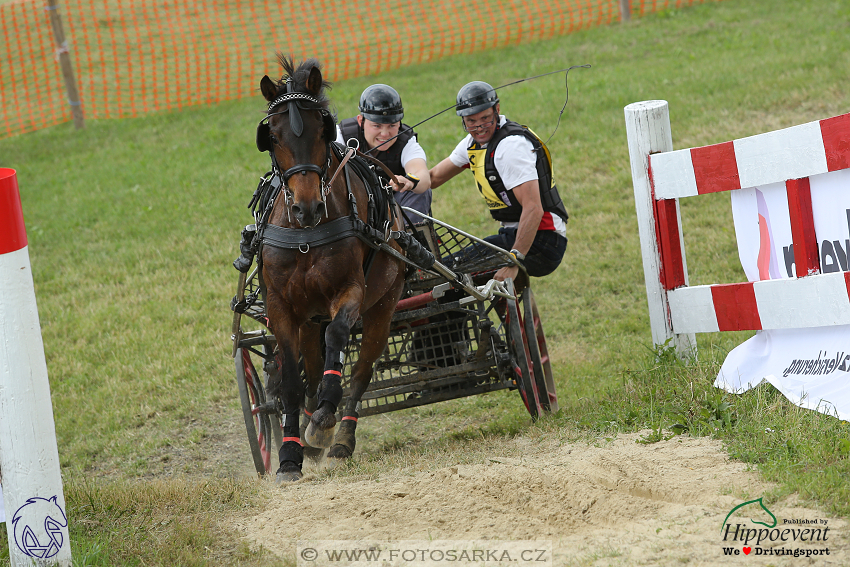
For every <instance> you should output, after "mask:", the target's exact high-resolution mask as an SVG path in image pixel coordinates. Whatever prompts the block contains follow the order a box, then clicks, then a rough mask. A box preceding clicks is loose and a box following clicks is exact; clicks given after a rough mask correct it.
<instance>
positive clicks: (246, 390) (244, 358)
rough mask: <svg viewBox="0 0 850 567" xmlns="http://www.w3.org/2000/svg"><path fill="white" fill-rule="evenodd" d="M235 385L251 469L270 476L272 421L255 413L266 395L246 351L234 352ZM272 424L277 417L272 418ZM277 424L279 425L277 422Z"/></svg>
mask: <svg viewBox="0 0 850 567" xmlns="http://www.w3.org/2000/svg"><path fill="white" fill-rule="evenodd" d="M235 360H236V384H237V385H238V386H239V399H240V401H241V402H242V415H243V417H244V418H245V428H246V429H247V430H248V445H249V446H250V447H251V456H252V457H253V459H254V468H256V469H257V472H258V473H259V474H261V475H264V474H266V473H267V472H272V470H273V469H272V468H271V467H272V466H273V465H276V464H277V463H276V462H275V461H277V458H276V456H275V458H274V459H273V458H272V457H273V455H272V453H273V452H274V448H273V446H272V443H274V441H272V435H273V433H272V420H270V419H269V416H268V414H264V413H259V412H256V411H255V408H257V407H258V406H260V405H262V404H263V403H264V402H265V401H266V392H265V388H264V387H263V384H262V382H261V381H260V377H259V376H258V374H257V370H256V369H255V368H254V363H253V362H252V361H251V353H250V351H248V349H244V348H239V349H237V350H236V359H235ZM275 421H277V417H276V416H275ZM278 423H279V422H278Z"/></svg>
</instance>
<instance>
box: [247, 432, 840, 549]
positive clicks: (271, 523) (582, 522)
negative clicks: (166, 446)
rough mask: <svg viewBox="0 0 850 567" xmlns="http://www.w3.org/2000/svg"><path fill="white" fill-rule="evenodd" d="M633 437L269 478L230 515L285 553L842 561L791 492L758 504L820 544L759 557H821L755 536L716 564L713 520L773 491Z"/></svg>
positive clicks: (712, 445) (523, 443) (700, 447)
mask: <svg viewBox="0 0 850 567" xmlns="http://www.w3.org/2000/svg"><path fill="white" fill-rule="evenodd" d="M639 437H640V435H637V434H632V435H621V436H619V437H617V438H615V439H613V440H610V441H608V440H604V439H603V440H600V441H599V442H598V443H595V444H590V445H588V444H587V443H578V444H559V443H556V442H554V441H553V442H551V443H548V444H547V443H543V444H541V443H539V442H535V443H531V442H530V441H529V440H527V439H522V438H519V439H515V440H512V441H509V442H506V444H505V445H504V446H503V447H502V446H499V447H498V448H496V452H494V454H492V455H489V456H486V457H483V458H482V459H481V460H480V462H478V463H472V464H463V465H456V466H447V467H443V468H439V469H436V470H430V471H418V472H417V471H413V470H410V471H392V470H391V471H387V472H386V473H385V474H381V475H380V476H379V478H371V479H362V480H361V479H324V480H317V479H316V477H315V476H313V477H311V475H309V474H308V475H307V476H306V477H305V478H304V479H302V481H300V482H298V483H295V484H292V485H289V486H286V487H278V486H275V485H274V484H273V483H272V482H269V483H268V486H267V490H268V497H269V502H270V505H269V507H268V509H267V510H265V511H264V512H263V513H262V514H261V515H259V516H254V517H246V518H242V519H240V520H239V521H238V528H239V529H240V530H241V531H242V532H243V534H244V535H245V537H247V538H249V539H250V540H252V541H253V542H255V543H257V544H262V545H263V546H264V547H266V548H267V549H269V550H271V551H272V552H274V553H275V554H277V555H280V556H282V557H290V558H293V559H294V558H295V552H296V542H297V541H298V540H299V539H300V540H313V541H316V540H369V541H376V540H377V541H388V540H389V541H399V540H460V539H463V540H466V539H497V540H532V539H533V540H549V541H551V542H552V549H553V560H552V562H551V563H549V565H581V566H585V565H586V566H591V565H593V566H596V565H599V566H602V565H605V566H608V565H612V566H614V565H616V566H632V565H641V566H642V565H664V566H666V565H676V566H681V565H689V566H714V565H739V564H740V565H763V566H767V565H775V566H780V565H801V564H802V565H836V566H838V565H845V566H846V565H850V541H848V538H847V523H846V522H845V521H844V520H843V519H841V518H834V517H829V516H828V515H827V514H825V513H823V512H820V511H818V510H814V509H811V508H805V507H802V506H800V505H798V504H797V503H796V499H795V498H794V497H793V496H792V497H791V498H787V499H785V500H782V501H779V502H775V503H771V504H769V505H768V508H769V510H770V511H771V512H772V513H773V514H774V515H775V516H776V518H777V521H778V524H777V526H776V527H777V528H789V527H793V528H796V529H800V528H806V527H808V526H805V525H803V526H800V525H795V526H789V525H787V524H784V522H785V521H786V520H793V519H798V520H799V519H817V520H819V521H820V522H824V521H826V522H827V524H826V526H823V525H821V526H820V527H821V528H823V527H828V528H829V531H828V532H822V533H823V534H826V537H827V540H826V541H820V542H810V543H801V542H796V543H794V542H793V541H789V542H786V543H782V542H780V541H777V542H773V543H767V544H765V543H764V542H763V543H762V544H761V545H760V546H758V547H759V548H760V549H761V553H764V551H765V550H767V549H770V548H774V549H778V548H782V547H784V548H786V549H795V548H798V549H810V550H815V551H817V552H818V553H823V552H824V550H826V549H828V550H829V555H819V556H818V557H817V558H812V559H805V558H800V557H798V558H794V557H777V556H765V555H758V556H757V555H756V553H759V551H758V550H756V549H755V546H754V541H751V542H750V543H749V545H748V546H747V547H750V548H751V549H750V553H749V555H745V554H744V553H743V548H744V544H743V543H740V542H733V541H731V537H732V536H729V540H728V541H727V543H726V544H725V546H726V547H732V548H735V549H738V550H742V552H741V553H740V555H738V556H724V552H723V547H724V542H723V534H722V533H721V526H722V525H723V522H724V518H725V517H726V515H727V514H729V512H730V511H731V510H732V509H733V508H734V507H735V506H737V505H739V504H742V503H744V502H746V501H748V500H752V499H755V498H759V497H760V496H762V495H763V494H764V493H766V492H767V491H768V490H770V488H771V485H769V484H766V483H764V482H762V481H760V480H759V478H758V475H757V473H755V472H753V471H751V470H748V468H747V466H746V465H744V464H741V463H738V462H734V461H730V460H729V458H728V456H727V455H726V453H724V452H723V449H722V446H721V444H720V442H718V441H713V440H711V439H706V438H697V439H695V438H690V437H686V436H685V437H676V438H673V439H670V440H667V441H662V442H659V443H654V444H648V445H647V444H641V443H636V440H637V439H638V438H639ZM284 518H296V519H297V520H296V521H294V522H289V521H285V520H282V519H284ZM308 518H313V519H314V521H312V522H308V521H307V519H308ZM753 519H754V520H756V521H767V522H769V521H770V517H769V516H768V514H766V513H765V512H764V511H763V510H761V509H760V508H759V507H758V504H750V505H747V506H746V507H744V508H741V509H739V510H738V511H736V512H735V513H734V514H733V516H732V517H731V518H730V520H729V521H730V522H734V523H733V525H734V524H737V523H743V524H744V525H746V526H747V527H752V528H762V527H764V526H759V525H755V524H752V523H751V520H753ZM798 533H799V532H798ZM300 564H303V563H299V565H300ZM364 564H365V563H364ZM383 564H384V565H388V563H383ZM435 564H438V563H435ZM441 564H443V565H447V563H441ZM514 564H516V563H514ZM520 565H522V563H520Z"/></svg>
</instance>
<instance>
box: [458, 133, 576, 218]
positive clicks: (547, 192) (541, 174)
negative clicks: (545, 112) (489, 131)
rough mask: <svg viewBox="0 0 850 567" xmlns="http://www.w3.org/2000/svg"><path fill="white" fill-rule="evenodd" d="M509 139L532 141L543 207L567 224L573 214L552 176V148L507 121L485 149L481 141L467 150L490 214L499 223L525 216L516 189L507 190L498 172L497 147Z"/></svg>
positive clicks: (532, 134)
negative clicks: (516, 138) (513, 137)
mask: <svg viewBox="0 0 850 567" xmlns="http://www.w3.org/2000/svg"><path fill="white" fill-rule="evenodd" d="M508 136H522V137H524V138H525V139H527V140H528V141H529V142H531V145H532V146H533V148H534V153H535V155H536V156H537V184H538V186H539V187H540V204H541V205H542V206H543V210H544V211H546V212H547V213H552V214H556V215H558V216H559V217H561V218H562V219H564V222H567V219H568V218H569V215H568V214H567V209H566V208H565V207H564V203H563V201H561V196H560V195H559V194H558V187H557V185H555V180H554V178H553V177H552V161H551V159H552V158H551V156H550V155H549V148H547V147H546V145H545V144H544V143H543V141H542V140H541V139H540V138H538V137H537V135H536V134H534V132H532V131H531V130H529V129H528V127H526V126H522V125H520V124H517V123H516V122H513V121H511V120H508V121H506V122H505V124H504V125H502V126H500V127H499V128H498V129H497V130H496V132H495V133H494V134H493V137H492V138H490V141H489V142H488V143H487V147H486V148H482V147H481V146H480V145H479V144H478V142H475V141H473V142H472V145H471V146H469V148H468V149H467V154H468V156H469V167H470V169H471V170H472V173H473V175H474V176H475V184H476V185H477V186H478V190H479V191H480V192H481V196H482V197H484V200H485V201H486V202H487V206H488V207H489V209H490V214H491V215H492V216H493V218H494V219H496V220H497V221H503V222H517V221H519V218H520V216H521V215H522V206H521V205H520V204H519V201H518V200H517V198H516V196H514V192H513V190H511V189H507V188H506V187H505V184H504V182H503V181H502V177H501V175H499V172H498V171H497V170H496V164H495V159H494V156H495V155H496V146H498V145H499V142H501V141H502V140H504V139H505V138H507V137H508ZM482 158H483V160H484V164H483V167H482V165H481V163H480V162H481V159H482Z"/></svg>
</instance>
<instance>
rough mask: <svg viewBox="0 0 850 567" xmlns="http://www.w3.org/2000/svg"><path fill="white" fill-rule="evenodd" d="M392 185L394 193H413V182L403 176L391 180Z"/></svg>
mask: <svg viewBox="0 0 850 567" xmlns="http://www.w3.org/2000/svg"><path fill="white" fill-rule="evenodd" d="M396 180H397V181H396ZM390 185H392V186H393V191H395V192H396V193H403V192H405V191H413V181H411V180H410V179H408V178H407V177H404V176H401V175H396V176H395V180H393V179H391V180H390Z"/></svg>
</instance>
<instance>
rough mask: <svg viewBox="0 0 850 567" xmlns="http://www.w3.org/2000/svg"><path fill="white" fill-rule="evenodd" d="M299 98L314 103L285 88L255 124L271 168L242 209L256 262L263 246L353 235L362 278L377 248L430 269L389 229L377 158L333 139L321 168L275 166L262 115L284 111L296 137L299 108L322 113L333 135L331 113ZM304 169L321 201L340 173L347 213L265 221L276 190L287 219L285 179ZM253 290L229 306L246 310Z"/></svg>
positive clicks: (392, 208) (389, 206) (414, 244)
mask: <svg viewBox="0 0 850 567" xmlns="http://www.w3.org/2000/svg"><path fill="white" fill-rule="evenodd" d="M289 88H290V87H289V82H287V91H289ZM300 101H308V102H311V103H313V104H316V105H318V104H319V101H318V100H317V99H316V98H314V97H312V96H310V95H309V94H307V93H302V92H286V93H284V94H282V95H281V96H279V97H277V98H276V99H275V100H273V101H272V102H271V103H269V108H268V114H267V115H266V116H265V117H264V118H263V120H262V121H260V124H259V125H258V126H257V148H258V149H259V150H260V151H268V152H269V155H270V157H271V162H272V170H271V171H269V172H267V173H266V174H265V175H264V176H263V177H262V178H261V179H260V183H259V185H258V186H257V189H256V191H254V194H253V196H252V198H251V202H250V203H249V204H248V208H250V209H251V210H252V212H253V215H254V218H255V221H256V229H257V230H256V234H255V235H254V239H253V241H252V243H251V247H252V248H253V250H254V251H255V253H256V254H257V259H258V260H257V261H258V263H261V262H262V254H261V248H262V247H263V246H273V247H275V248H282V249H289V250H298V251H299V252H301V253H303V254H306V253H307V252H308V251H309V250H310V248H312V247H315V246H322V245H325V244H330V243H332V242H336V241H339V240H342V239H344V238H349V237H352V236H354V237H357V238H359V239H360V240H361V241H363V242H364V243H366V244H367V245H368V246H369V247H370V251H369V253H368V254H367V256H366V259H365V260H364V266H363V271H364V276H365V277H366V279H368V277H369V271H370V270H371V267H372V264H373V262H374V259H375V256H376V253H377V252H378V251H379V250H383V251H384V252H386V253H388V254H390V255H391V256H394V257H395V258H396V259H399V260H402V261H404V262H405V263H407V264H410V265H412V266H414V267H417V268H420V269H425V270H428V269H430V268H431V266H432V265H433V264H434V261H435V259H434V256H433V255H432V254H431V252H430V251H429V250H427V249H426V248H425V247H423V246H422V245H421V244H420V243H419V242H418V241H417V240H416V239H415V238H413V237H412V236H411V235H409V234H408V233H406V232H404V231H403V230H402V231H395V230H392V227H393V225H394V224H395V220H396V209H397V206H396V204H395V200H394V199H393V196H392V190H391V189H389V185H385V184H383V183H381V181H380V178H379V176H378V174H377V173H376V172H375V170H374V169H373V167H372V166H371V165H370V162H372V163H373V164H375V165H377V166H380V168H381V169H382V170H383V173H384V174H385V176H386V177H388V178H392V176H393V174H392V172H390V171H389V170H388V169H387V168H386V166H385V165H384V164H383V163H381V162H380V161H378V160H376V159H374V158H370V156H366V155H364V154H361V153H360V152H359V151H358V150H357V149H356V148H351V147H349V148H345V147H344V146H342V145H341V144H338V143H336V142H328V143H327V145H326V153H327V159H326V160H325V163H324V166H323V167H319V166H317V165H315V164H297V165H294V166H293V167H290V168H289V169H287V170H285V171H283V172H282V173H281V168H280V167H279V165H278V162H277V158H276V157H275V153H274V147H273V145H274V144H276V143H277V141H276V140H274V139H273V138H272V134H271V128H270V126H269V124H268V119H269V118H270V117H271V116H275V115H278V114H284V113H287V112H288V113H289V117H290V127H291V129H292V131H293V133H294V134H295V135H296V136H300V135H301V133H302V132H303V121H302V119H301V115H300V112H299V108H301V109H305V110H319V112H321V113H322V119H323V122H324V128H325V139H326V140H331V139H334V138H335V133H336V125H335V122H334V119H333V116H332V115H331V114H330V113H329V112H328V111H327V110H325V109H316V108H309V109H307V108H304V107H303V106H301V105H300V104H299V102H300ZM283 103H287V109H286V110H281V111H278V112H271V111H272V109H274V108H275V107H277V106H279V105H281V104H283ZM331 133H333V135H331ZM332 155H333V156H335V157H336V159H337V161H338V162H339V165H338V166H337V169H336V172H335V173H334V175H333V176H332V177H331V179H330V180H329V181H326V179H327V176H328V173H329V171H330V168H331V156H332ZM351 170H353V171H354V174H355V175H357V176H358V177H359V178H360V179H361V181H362V182H363V184H364V186H365V187H366V192H367V194H368V195H369V202H368V209H367V221H365V222H364V221H363V220H361V219H360V217H359V215H358V209H357V199H356V198H355V196H354V193H353V192H352V190H351V178H350V176H351ZM308 172H313V173H316V174H317V175H319V178H320V181H321V184H322V185H321V195H322V201H323V202H325V199H326V198H327V195H328V193H329V192H330V190H331V185H332V184H333V182H334V181H335V180H336V177H337V176H338V175H340V173H341V172H342V174H343V176H344V179H345V186H346V192H347V196H348V203H349V208H350V213H349V215H347V216H343V217H340V218H337V219H334V220H331V221H328V222H326V223H324V224H317V225H316V226H313V227H306V228H284V227H280V226H277V225H273V224H270V223H269V217H270V215H271V212H272V209H273V208H274V204H275V201H276V200H277V199H278V198H279V196H280V195H281V193H282V194H283V198H284V200H285V206H286V209H287V218H288V219H289V218H290V217H291V214H290V208H291V205H292V203H293V201H294V198H293V196H292V193H291V191H290V189H289V187H288V186H287V182H288V181H289V179H290V178H291V177H292V176H293V175H295V174H297V173H301V174H302V175H306V174H307V173H308ZM327 210H328V209H327V203H325V215H327V214H328V213H327ZM390 239H393V240H395V241H396V242H397V243H398V244H399V246H401V248H402V249H403V250H405V252H406V256H404V255H401V254H399V253H398V252H397V251H396V250H395V249H394V248H392V247H391V246H389V244H388V242H389V240H390ZM259 291H260V289H259V288H257V290H256V292H255V293H254V294H252V295H253V297H252V296H248V297H246V298H245V299H244V300H243V301H242V302H239V304H238V305H235V306H234V309H235V310H240V311H244V309H247V307H249V306H250V305H251V304H252V303H253V302H254V301H255V300H256V297H257V293H258V292H259Z"/></svg>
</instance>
